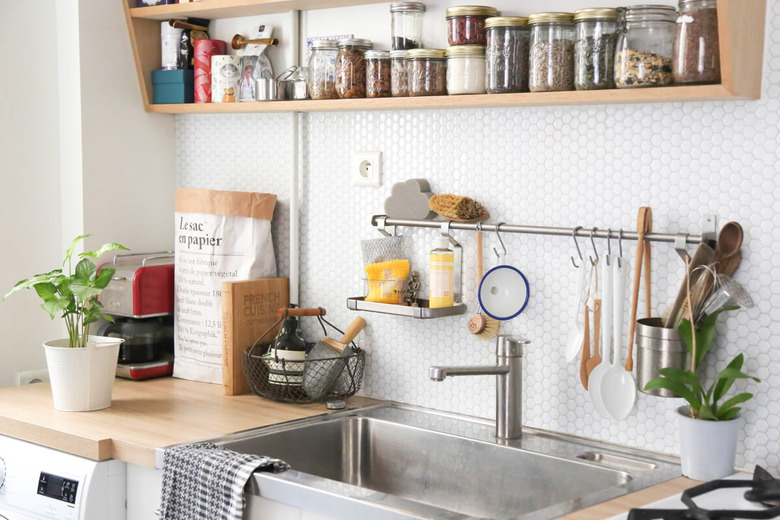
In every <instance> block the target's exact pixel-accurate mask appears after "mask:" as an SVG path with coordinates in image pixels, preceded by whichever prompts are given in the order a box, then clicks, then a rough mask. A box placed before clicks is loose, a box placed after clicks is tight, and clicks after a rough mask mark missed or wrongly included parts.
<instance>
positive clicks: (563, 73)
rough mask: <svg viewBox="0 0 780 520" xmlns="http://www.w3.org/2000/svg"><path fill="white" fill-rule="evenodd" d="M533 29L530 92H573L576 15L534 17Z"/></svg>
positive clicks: (529, 73) (547, 14)
mask: <svg viewBox="0 0 780 520" xmlns="http://www.w3.org/2000/svg"><path fill="white" fill-rule="evenodd" d="M528 25H530V26H531V54H530V56H529V59H528V69H529V71H528V87H529V89H530V90H531V92H551V91H557V90H574V15H573V14H572V13H535V14H532V15H531V16H529V17H528Z"/></svg>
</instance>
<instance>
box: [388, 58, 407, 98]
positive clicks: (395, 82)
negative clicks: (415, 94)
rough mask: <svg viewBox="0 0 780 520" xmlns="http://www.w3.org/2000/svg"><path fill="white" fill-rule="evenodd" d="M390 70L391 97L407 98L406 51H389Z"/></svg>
mask: <svg viewBox="0 0 780 520" xmlns="http://www.w3.org/2000/svg"><path fill="white" fill-rule="evenodd" d="M390 68H391V77H390V86H391V88H392V91H393V97H406V96H408V95H409V82H408V81H407V71H408V67H407V64H406V51H390Z"/></svg>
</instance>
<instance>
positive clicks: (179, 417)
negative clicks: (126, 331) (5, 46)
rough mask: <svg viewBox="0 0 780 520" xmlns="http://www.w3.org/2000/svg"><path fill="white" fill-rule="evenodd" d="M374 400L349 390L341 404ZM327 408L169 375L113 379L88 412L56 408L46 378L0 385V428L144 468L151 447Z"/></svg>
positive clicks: (84, 454) (85, 454) (151, 460)
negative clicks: (106, 395) (107, 402)
mask: <svg viewBox="0 0 780 520" xmlns="http://www.w3.org/2000/svg"><path fill="white" fill-rule="evenodd" d="M373 402H376V401H375V400H373V399H367V398H362V397H353V398H351V399H349V400H348V401H347V406H349V407H355V406H362V405H365V404H370V403H373ZM327 411H328V410H327V409H326V408H325V405H324V404H313V405H292V404H283V403H277V402H274V401H269V400H267V399H261V398H259V397H257V396H256V395H254V394H246V395H239V396H232V397H230V396H225V395H223V392H222V385H214V384H208V383H195V382H192V381H185V380H183V379H176V378H172V377H165V378H160V379H150V380H148V381H130V380H126V379H117V380H116V384H115V386H114V396H113V401H112V403H111V406H110V407H109V408H106V409H105V410H98V411H94V412H59V411H57V410H55V409H54V406H53V404H52V399H51V388H50V387H49V384H48V383H39V384H34V385H25V386H14V387H7V388H0V434H2V435H7V436H9V437H15V438H18V439H22V440H26V441H30V442H34V443H36V444H41V445H43V446H49V447H51V448H55V449H58V450H62V451H66V452H69V453H73V454H76V455H80V456H82V457H87V458H90V459H93V460H106V459H118V460H122V461H125V462H130V463H133V464H137V465H140V466H146V467H149V468H154V462H155V449H156V448H160V447H163V446H169V445H171V444H178V443H182V442H191V441H197V440H201V439H205V438H208V437H214V436H218V435H226V434H228V433H233V432H237V431H241V430H247V429H250V428H257V427H260V426H268V425H270V424H276V423H280V422H285V421H291V420H294V419H301V418H304V417H311V416H313V415H319V414H323V413H326V412H327Z"/></svg>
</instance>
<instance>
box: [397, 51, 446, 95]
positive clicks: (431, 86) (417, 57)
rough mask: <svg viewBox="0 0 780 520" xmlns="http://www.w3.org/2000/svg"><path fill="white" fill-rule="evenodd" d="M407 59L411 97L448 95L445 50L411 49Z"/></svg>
mask: <svg viewBox="0 0 780 520" xmlns="http://www.w3.org/2000/svg"><path fill="white" fill-rule="evenodd" d="M406 59H407V61H408V67H409V76H408V80H409V95H410V96H446V95H447V61H446V58H445V57H444V50H443V49H411V50H409V51H408V52H407V54H406Z"/></svg>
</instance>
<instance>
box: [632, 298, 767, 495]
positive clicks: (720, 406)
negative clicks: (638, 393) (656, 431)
mask: <svg viewBox="0 0 780 520" xmlns="http://www.w3.org/2000/svg"><path fill="white" fill-rule="evenodd" d="M738 308H739V307H725V308H723V309H721V310H720V311H717V312H714V313H712V314H711V315H709V316H707V317H706V319H704V320H703V321H702V323H701V325H700V326H699V327H698V328H695V327H692V326H691V322H690V320H688V319H684V320H682V322H681V323H680V326H679V327H678V329H677V330H678V331H679V333H680V336H682V338H683V340H684V341H685V344H686V345H687V347H688V352H689V354H690V359H691V369H690V370H681V369H679V368H662V369H659V371H658V372H659V373H660V374H661V376H660V377H658V378H656V379H653V380H651V381H650V382H648V383H647V385H646V386H645V390H654V389H657V388H664V389H667V390H670V391H672V392H674V393H675V394H676V395H677V396H679V397H682V398H683V399H685V401H686V402H687V403H688V404H687V406H681V407H679V408H678V409H677V413H678V422H679V429H680V456H681V459H682V473H683V475H685V476H686V477H689V478H692V479H694V480H716V479H721V478H724V477H727V476H728V475H731V474H732V473H733V472H734V460H735V458H736V453H737V434H738V433H739V425H740V422H741V421H740V415H739V412H740V410H741V408H740V405H741V404H743V403H745V402H746V401H748V400H749V399H751V398H752V397H753V394H751V393H748V392H741V393H737V394H736V395H733V396H732V397H729V398H726V396H727V394H728V392H729V391H730V390H731V388H732V387H733V386H734V383H735V382H736V381H737V379H752V380H754V381H756V382H760V380H759V379H758V378H756V377H753V376H750V375H748V374H746V373H744V372H743V371H742V365H743V364H744V356H743V355H742V354H738V355H737V356H735V357H734V359H732V360H731V362H730V363H728V364H727V365H726V367H725V368H724V369H723V370H721V371H720V372H719V373H718V375H717V376H716V377H715V379H714V380H713V381H711V382H710V383H709V384H707V382H706V380H705V378H706V376H705V374H704V373H703V370H702V369H701V367H702V361H703V360H704V356H706V355H707V352H709V350H710V347H711V346H712V342H713V340H714V339H715V325H716V323H717V320H718V316H720V314H721V313H723V312H725V311H731V310H735V309H738ZM724 399H725V400H724Z"/></svg>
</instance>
